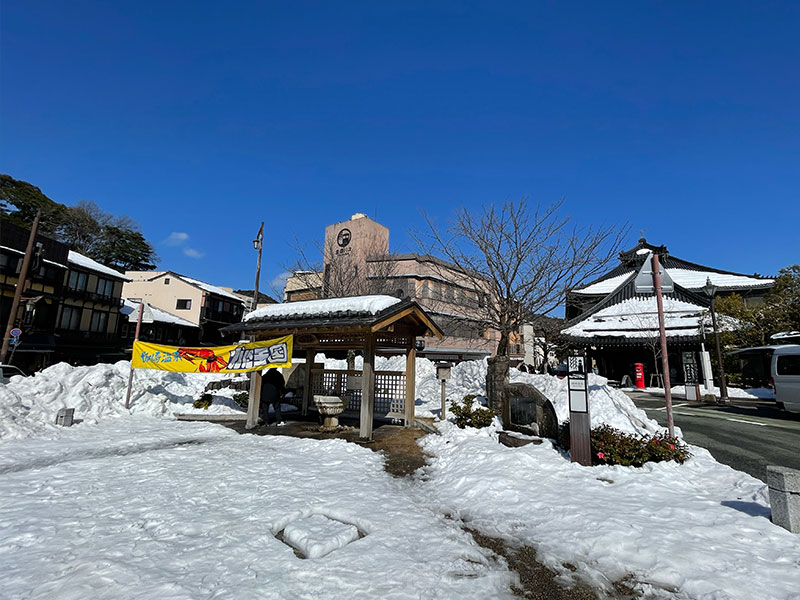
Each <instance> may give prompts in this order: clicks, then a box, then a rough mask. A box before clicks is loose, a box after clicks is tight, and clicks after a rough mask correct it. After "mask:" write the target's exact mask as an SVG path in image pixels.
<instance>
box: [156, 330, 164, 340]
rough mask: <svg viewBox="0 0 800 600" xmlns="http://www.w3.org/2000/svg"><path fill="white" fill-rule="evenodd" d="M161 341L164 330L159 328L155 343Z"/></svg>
mask: <svg viewBox="0 0 800 600" xmlns="http://www.w3.org/2000/svg"><path fill="white" fill-rule="evenodd" d="M162 339H164V330H163V329H161V327H159V328H158V331H156V341H157V342H160V341H161V340H162Z"/></svg>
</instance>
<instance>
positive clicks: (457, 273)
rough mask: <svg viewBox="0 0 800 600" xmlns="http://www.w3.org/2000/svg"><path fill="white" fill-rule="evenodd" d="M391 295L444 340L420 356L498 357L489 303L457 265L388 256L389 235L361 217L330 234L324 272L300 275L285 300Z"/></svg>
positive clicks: (430, 341)
mask: <svg viewBox="0 0 800 600" xmlns="http://www.w3.org/2000/svg"><path fill="white" fill-rule="evenodd" d="M367 294H389V295H393V296H396V297H400V298H404V297H408V298H410V299H412V300H414V301H416V302H417V303H418V304H419V305H420V306H422V307H423V308H424V309H425V311H426V312H427V313H428V314H430V315H431V316H432V318H433V319H434V320H435V322H436V325H437V326H439V327H440V328H441V329H442V331H443V332H444V333H445V338H444V339H443V340H440V339H438V338H436V337H431V338H426V339H425V340H424V342H425V348H424V350H422V351H421V352H420V355H421V356H427V357H428V358H431V359H436V360H454V361H459V360H470V359H476V358H483V357H484V356H489V355H491V354H493V353H494V352H495V350H496V348H497V341H498V339H499V334H498V333H497V332H496V331H495V330H494V329H492V328H489V327H487V326H486V323H485V321H484V320H483V319H482V316H481V315H482V313H483V309H484V305H485V302H486V298H485V297H484V295H483V294H482V293H481V292H479V291H478V290H476V289H475V288H474V286H473V285H472V284H471V278H470V277H469V276H468V274H467V273H466V272H465V271H464V270H463V269H462V268H461V267H459V266H458V265H454V264H451V263H448V262H446V261H443V260H441V259H439V258H437V257H434V256H430V255H419V254H413V253H409V254H389V230H388V229H387V228H386V227H384V226H383V225H381V224H380V223H376V222H375V221H373V220H372V219H370V218H369V217H367V216H365V215H363V214H361V213H356V214H355V215H353V216H352V218H351V219H350V220H349V221H342V222H340V223H335V224H333V225H329V226H327V227H326V228H325V241H324V245H323V270H322V271H321V272H320V271H315V270H305V271H296V272H295V273H293V274H292V276H291V277H290V278H289V279H288V280H287V282H286V287H285V288H284V300H285V301H287V302H293V301H297V300H310V299H316V298H335V297H346V296H360V295H367Z"/></svg>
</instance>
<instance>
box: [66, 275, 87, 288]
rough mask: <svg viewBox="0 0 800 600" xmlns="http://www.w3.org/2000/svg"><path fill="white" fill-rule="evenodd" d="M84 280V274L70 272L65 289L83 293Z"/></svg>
mask: <svg viewBox="0 0 800 600" xmlns="http://www.w3.org/2000/svg"><path fill="white" fill-rule="evenodd" d="M86 278H87V276H86V273H79V272H78V271H70V274H69V283H68V284H67V287H68V288H69V289H71V290H73V291H76V292H83V291H84V290H86Z"/></svg>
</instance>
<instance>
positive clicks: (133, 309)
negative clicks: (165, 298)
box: [119, 298, 199, 327]
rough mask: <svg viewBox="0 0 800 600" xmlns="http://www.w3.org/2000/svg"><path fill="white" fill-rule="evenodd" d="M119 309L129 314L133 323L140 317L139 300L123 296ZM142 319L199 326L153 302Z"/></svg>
mask: <svg viewBox="0 0 800 600" xmlns="http://www.w3.org/2000/svg"><path fill="white" fill-rule="evenodd" d="M119 311H120V312H121V313H122V314H123V315H128V321H130V322H131V323H135V322H136V321H137V319H138V318H139V302H134V301H133V300H128V299H127V298H123V305H122V307H121V308H120V309H119ZM142 320H148V322H149V321H156V322H158V323H171V324H174V325H180V326H182V327H199V325H196V324H195V323H192V322H191V321H187V320H186V319H182V318H181V317H179V316H177V315H173V314H172V313H170V312H167V311H166V310H162V309H160V308H157V307H155V306H153V305H152V304H147V305H146V309H145V312H144V314H143V315H142Z"/></svg>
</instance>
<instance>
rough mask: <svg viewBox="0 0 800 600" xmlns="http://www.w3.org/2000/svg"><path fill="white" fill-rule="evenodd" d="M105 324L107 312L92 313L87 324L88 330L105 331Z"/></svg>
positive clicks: (106, 323) (106, 322)
mask: <svg viewBox="0 0 800 600" xmlns="http://www.w3.org/2000/svg"><path fill="white" fill-rule="evenodd" d="M107 325H108V313H107V312H94V313H92V322H91V324H90V325H89V331H92V332H94V333H105V332H106V326H107Z"/></svg>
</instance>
